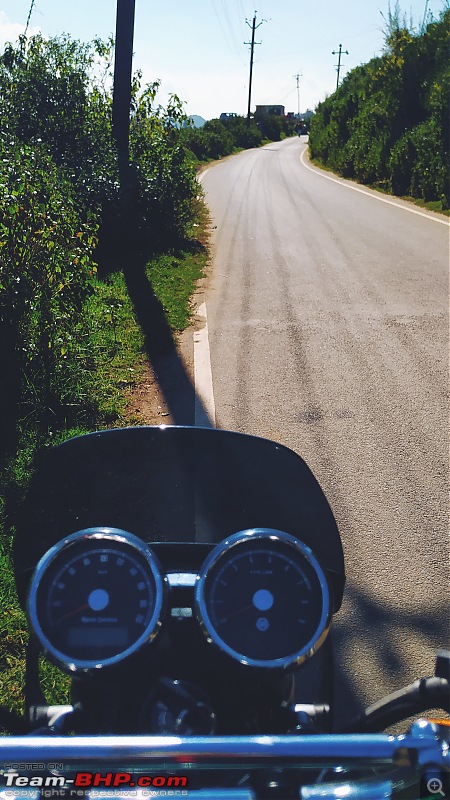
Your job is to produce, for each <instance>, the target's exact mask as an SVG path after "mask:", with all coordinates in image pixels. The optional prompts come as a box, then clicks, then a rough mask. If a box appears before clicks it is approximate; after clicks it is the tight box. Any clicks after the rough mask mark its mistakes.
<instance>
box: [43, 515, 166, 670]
mask: <svg viewBox="0 0 450 800" xmlns="http://www.w3.org/2000/svg"><path fill="white" fill-rule="evenodd" d="M163 599H164V581H163V578H162V576H161V573H160V571H159V569H158V566H157V563H156V560H155V558H154V556H153V554H152V553H151V551H150V550H149V549H148V548H147V547H146V546H145V544H144V543H143V542H141V541H140V540H139V539H137V538H136V537H134V536H132V535H131V534H128V533H126V532H125V531H119V530H116V529H88V530H85V531H79V532H78V533H76V534H73V535H72V536H70V537H68V538H67V539H66V540H64V541H62V542H60V543H59V544H58V545H56V546H55V547H53V548H52V549H51V550H50V551H49V552H48V553H47V554H46V555H45V556H44V557H43V559H41V561H40V562H39V564H38V566H37V568H36V572H35V574H34V576H33V579H32V582H31V586H30V592H29V599H28V613H29V617H30V621H31V624H32V627H33V629H34V631H35V633H36V634H37V636H38V639H39V640H40V642H41V644H42V646H43V647H44V649H45V650H46V652H47V653H48V654H49V656H50V657H52V658H53V660H56V662H57V663H58V664H59V665H60V666H62V667H63V668H66V669H69V670H74V669H89V668H94V667H100V666H106V665H109V664H114V663H116V662H118V661H121V660H122V659H123V658H126V657H127V656H128V655H130V654H131V653H133V652H135V651H136V650H137V649H139V647H140V646H141V645H142V644H143V643H144V642H146V641H148V640H149V639H152V638H153V637H154V635H155V634H156V632H157V630H158V628H159V624H160V617H161V610H162V606H163Z"/></svg>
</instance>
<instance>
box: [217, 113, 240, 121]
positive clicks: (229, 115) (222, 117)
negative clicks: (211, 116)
mask: <svg viewBox="0 0 450 800" xmlns="http://www.w3.org/2000/svg"><path fill="white" fill-rule="evenodd" d="M238 116H239V114H234V113H233V112H225V111H223V112H222V114H221V115H220V117H219V119H220V121H221V122H226V121H227V119H234V117H238Z"/></svg>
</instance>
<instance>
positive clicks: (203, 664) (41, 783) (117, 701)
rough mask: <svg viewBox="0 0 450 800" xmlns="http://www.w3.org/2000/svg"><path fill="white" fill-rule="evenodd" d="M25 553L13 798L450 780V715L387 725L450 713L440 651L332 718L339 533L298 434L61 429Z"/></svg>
mask: <svg viewBox="0 0 450 800" xmlns="http://www.w3.org/2000/svg"><path fill="white" fill-rule="evenodd" d="M14 569H15V581H16V587H17V592H18V597H19V600H20V603H21V605H22V607H23V608H24V609H26V611H27V616H28V622H29V626H30V631H31V634H32V636H31V638H30V643H29V646H28V650H27V657H26V660H27V663H26V685H25V702H26V706H25V716H24V718H19V717H18V716H16V715H14V714H12V713H11V712H9V711H7V710H6V709H2V710H1V713H0V723H1V724H2V728H3V730H6V731H7V732H8V733H9V734H12V735H9V736H3V737H0V763H1V765H2V766H3V767H4V770H3V791H2V788H1V787H0V795H1V796H2V797H3V796H5V797H6V796H7V797H9V798H13V799H14V798H17V799H18V798H19V797H24V796H32V797H36V798H37V797H39V796H44V797H50V796H52V795H53V794H55V793H58V792H59V796H67V797H70V796H72V795H71V793H72V792H73V796H74V797H75V796H76V795H77V793H78V794H79V795H80V796H85V795H87V796H88V797H92V798H94V797H102V796H103V794H105V793H106V795H107V796H110V794H111V793H113V795H114V796H120V797H125V796H129V795H130V794H131V795H132V796H137V797H146V796H156V797H161V796H167V794H168V793H172V794H174V795H177V794H180V793H181V794H183V792H184V793H185V794H187V796H189V797H192V798H197V797H198V798H200V797H201V798H203V800H205V798H206V800H207V798H214V800H220V799H221V798H228V799H229V800H251V799H252V800H260V799H262V798H264V800H266V798H282V799H283V800H288V799H289V798H294V797H295V798H299V797H300V798H313V797H322V798H325V797H326V798H328V797H330V798H340V797H348V796H350V797H359V798H372V797H377V798H378V797H391V796H392V797H413V796H418V795H417V792H418V791H420V792H422V790H423V791H424V792H425V794H423V796H427V795H426V792H428V796H435V795H436V794H438V791H437V790H439V787H440V790H441V796H445V792H444V789H445V788H446V787H447V786H448V772H449V767H450V762H449V744H448V739H449V737H448V731H449V730H450V729H449V727H448V725H447V723H446V720H445V719H443V720H440V721H434V722H433V721H430V720H426V719H425V720H416V721H415V722H414V723H413V725H412V727H411V728H410V730H409V732H408V733H406V734H403V735H400V736H389V735H387V734H383V733H380V732H381V731H383V730H385V728H386V727H388V726H389V725H392V724H394V723H396V722H399V721H402V720H404V719H407V718H408V717H411V716H417V715H418V714H421V713H422V712H424V711H425V710H427V709H430V708H442V709H443V710H444V711H447V712H448V711H450V708H449V654H448V653H446V652H445V651H441V652H440V653H439V655H438V658H437V666H436V674H435V676H434V677H431V678H426V679H422V680H420V681H416V683H415V684H412V685H411V686H409V687H406V688H405V689H404V690H402V691H400V692H397V693H395V694H394V695H391V696H390V697H388V698H385V699H384V700H383V701H381V702H379V703H377V704H375V705H374V706H372V707H371V708H369V709H367V711H366V712H364V714H362V715H360V716H359V717H358V718H357V719H355V720H353V721H350V722H348V723H347V724H346V727H345V728H343V729H339V726H337V725H336V723H335V721H334V720H333V680H332V677H333V660H332V636H331V635H330V629H331V625H332V620H333V616H334V615H335V614H336V613H337V612H338V611H339V608H340V606H341V603H342V598H343V593H344V586H345V569H344V557H343V550H342V544H341V539H340V536H339V532H338V529H337V526H336V522H335V520H334V517H333V514H332V511H331V509H330V506H329V504H328V502H327V500H326V498H325V495H324V493H323V491H322V489H321V488H320V486H319V484H318V482H317V481H316V479H315V477H314V476H313V474H312V472H311V471H310V469H309V468H308V466H307V465H306V464H305V462H304V461H303V460H302V459H301V458H300V457H299V456H298V455H297V454H295V453H294V452H293V451H291V450H289V449H288V448H286V447H283V446H281V445H279V444H276V443H274V442H271V441H268V440H266V439H262V438H258V437H253V436H248V435H245V434H239V433H232V432H229V431H222V430H215V429H207V428H190V427H172V426H160V427H140V428H125V429H114V430H107V431H101V432H99V433H92V434H88V435H85V436H80V437H76V438H73V439H70V440H68V441H67V442H65V443H63V444H61V445H59V446H57V447H54V448H52V449H49V450H48V451H46V452H45V453H44V454H43V456H42V459H41V463H40V464H39V465H38V468H37V470H36V473H35V475H34V478H33V479H32V482H31V485H30V489H29V492H28V496H27V499H26V501H25V503H24V507H23V509H22V513H21V517H20V520H19V522H18V526H17V532H16V537H15V544H14ZM41 655H43V656H44V657H45V658H46V659H48V660H49V661H51V662H52V663H53V664H56V665H57V666H58V667H59V668H60V669H61V670H62V671H64V672H66V673H67V674H69V675H70V676H71V703H70V705H64V706H52V705H49V704H48V703H47V701H46V698H45V697H44V694H43V691H42V688H41V681H40V673H39V670H40V667H39V660H40V657H41ZM31 762H32V763H31ZM124 765H126V766H125V768H124ZM20 768H22V771H23V770H24V769H26V770H28V771H27V772H26V775H21V774H20V772H21V769H20ZM105 770H106V771H105ZM174 770H175V771H177V770H181V772H183V770H184V773H186V774H182V775H179V774H178V772H176V774H172V773H173V771H174ZM149 772H151V775H150V774H143V773H149ZM14 776H15V777H14ZM33 778H34V781H35V782H34V783H33V782H32V781H33ZM20 779H22V780H20ZM18 781H19V782H18ZM161 787H162V788H161ZM186 787H188V788H186ZM434 788H435V789H436V792H434ZM185 789H186V791H185ZM5 792H6V795H5V794H4V793H5ZM408 792H409V794H408ZM411 792H413V794H411ZM414 792H415V793H416V794H414ZM64 793H65V794H64ZM420 796H422V795H420Z"/></svg>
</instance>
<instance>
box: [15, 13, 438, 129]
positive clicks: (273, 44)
mask: <svg viewBox="0 0 450 800" xmlns="http://www.w3.org/2000/svg"><path fill="white" fill-rule="evenodd" d="M391 6H392V7H394V6H395V0H392V2H391ZM400 6H401V8H402V10H403V11H404V12H405V13H406V14H407V17H408V19H409V18H410V17H411V16H412V18H413V21H414V23H415V25H416V27H420V25H421V23H422V20H423V16H424V11H425V8H426V7H428V9H429V11H431V12H432V13H433V14H434V15H435V16H437V15H438V14H439V13H440V12H441V11H442V10H443V8H444V7H445V6H446V0H428V3H427V2H426V0H401V2H400ZM30 7H31V0H0V46H1V47H3V44H4V42H5V41H8V40H9V41H12V40H15V39H16V37H17V35H18V34H20V33H21V32H22V31H23V29H24V26H25V23H26V20H27V17H28V12H29V10H30ZM255 10H256V11H257V15H256V16H257V22H258V23H259V22H261V20H263V19H264V20H265V21H264V22H263V24H261V26H260V27H259V28H258V30H257V35H256V41H261V42H262V44H261V45H258V46H257V47H256V48H255V62H254V71H253V90H252V109H253V108H254V106H255V104H264V103H273V104H282V105H284V106H285V107H286V111H294V112H296V111H297V103H298V96H297V88H296V79H295V77H294V76H295V75H296V74H297V73H302V77H301V78H300V110H301V111H304V110H305V109H306V108H314V107H315V106H316V105H317V103H318V102H319V101H320V100H322V99H323V98H324V97H325V96H326V95H327V94H331V93H332V92H333V91H334V89H335V86H336V70H335V65H336V64H337V60H336V59H337V57H336V56H334V55H332V50H337V49H338V48H339V44H340V43H342V46H343V49H344V50H348V51H349V55H344V56H343V59H342V63H343V65H344V66H343V67H342V72H341V76H343V75H345V73H346V72H347V71H348V70H349V69H352V68H353V67H355V66H356V65H358V64H361V63H364V62H366V61H368V60H369V59H370V58H372V57H373V56H374V55H377V54H379V53H380V51H381V50H382V47H383V28H384V21H383V17H382V13H383V14H384V15H385V16H387V10H388V0H258V2H256V3H255V4H254V5H253V4H250V2H249V0H190V2H182V1H181V0H172V1H171V2H168V1H167V0H166V2H161V0H159V2H152V0H136V24H135V38H134V53H135V55H134V63H133V65H134V67H135V68H139V69H141V70H142V72H143V78H144V81H145V82H151V81H153V80H155V79H157V78H159V79H160V80H161V81H162V86H161V91H160V93H159V96H158V99H159V101H160V102H161V103H163V104H164V103H165V101H166V99H167V96H168V94H170V93H172V92H174V93H176V94H178V95H179V97H180V98H181V99H182V100H183V101H184V102H185V108H186V111H187V113H188V114H199V115H201V116H203V117H205V118H206V119H210V118H212V117H217V116H219V115H220V113H221V112H222V111H227V112H236V113H238V114H246V111H247V99H248V77H249V58H250V48H249V47H248V46H246V45H245V44H244V42H246V41H247V42H249V41H250V39H251V28H250V27H249V25H247V24H246V19H247V20H248V21H249V23H251V20H252V18H253V15H254V12H255ZM381 12H382V13H381ZM115 15H116V0H76V2H74V1H73V0H35V3H34V8H33V13H32V16H31V21H30V29H29V30H30V32H36V31H37V30H40V31H42V33H43V34H45V35H48V36H53V35H55V34H58V33H63V32H64V33H69V34H70V35H71V36H73V37H74V38H77V39H81V40H83V41H89V40H91V39H92V38H94V36H100V37H102V38H105V39H106V38H107V37H108V36H109V35H110V34H114V31H115Z"/></svg>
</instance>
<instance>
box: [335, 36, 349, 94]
mask: <svg viewBox="0 0 450 800" xmlns="http://www.w3.org/2000/svg"><path fill="white" fill-rule="evenodd" d="M337 53H338V51H337V50H333V51H332V55H333V56H335V55H337ZM342 53H346V54H347V55H348V50H342V45H341V44H340V45H339V58H338V63H337V64H336V65H335V66H336V69H337V81H336V89H337V88H338V86H339V73H340V71H341V54H342Z"/></svg>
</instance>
